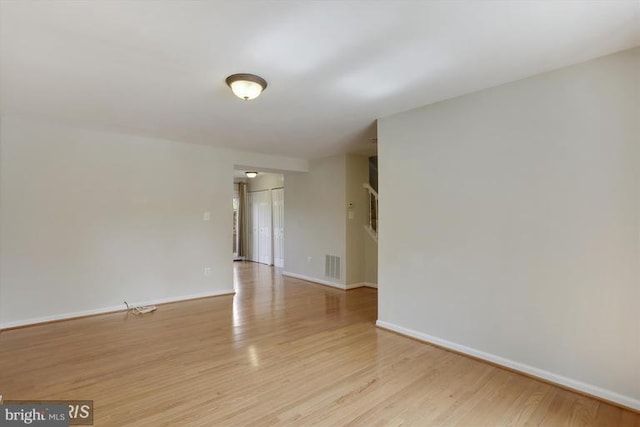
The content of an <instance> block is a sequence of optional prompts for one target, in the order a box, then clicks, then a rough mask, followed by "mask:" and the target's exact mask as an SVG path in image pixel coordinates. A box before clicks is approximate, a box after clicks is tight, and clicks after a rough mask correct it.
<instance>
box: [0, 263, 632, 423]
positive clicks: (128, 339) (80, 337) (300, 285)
mask: <svg viewBox="0 0 640 427" xmlns="http://www.w3.org/2000/svg"><path fill="white" fill-rule="evenodd" d="M234 267H235V276H236V277H235V280H236V288H237V290H238V293H237V295H235V297H234V296H222V297H216V298H207V299H201V300H194V301H188V302H181V303H175V304H167V305H162V306H160V307H159V309H158V311H157V312H155V313H152V314H148V315H144V316H136V315H133V314H126V313H124V312H121V313H114V314H107V315H101V316H95V317H89V318H84V319H77V320H71V321H65V322H59V323H51V324H46V325H41V326H34V327H29V328H24V329H16V330H9V331H3V332H2V333H0V394H4V398H5V399H92V400H94V405H95V418H94V424H95V425H96V426H163V425H167V426H169V425H171V426H227V425H228V426H240V425H242V426H269V425H292V426H294V425H295V426H307V425H326V426H337V425H340V426H341V425H349V426H400V425H412V426H525V425H526V426H535V425H540V426H635V427H639V426H640V415H638V414H635V413H633V412H630V411H625V410H622V409H620V408H617V407H615V406H612V405H607V404H605V403H602V402H599V401H597V400H595V399H590V398H587V397H584V396H581V395H579V394H576V393H572V392H569V391H566V390H563V389H561V388H558V387H554V386H551V385H549V384H545V383H542V382H539V381H536V380H533V379H530V378H527V377H524V376H521V375H518V374H516V373H513V372H509V371H506V370H503V369H500V368H497V367H494V366H491V365H488V364H485V363H483V362H480V361H477V360H473V359H470V358H467V357H464V356H460V355H457V354H454V353H451V352H448V351H445V350H442V349H440V348H437V347H434V346H431V345H428V344H423V343H420V342H417V341H414V340H412V339H408V338H405V337H402V336H399V335H396V334H393V333H391V332H387V331H384V330H381V329H377V328H376V327H375V325H374V323H375V320H376V304H377V293H376V291H375V290H374V289H368V288H361V289H354V290H351V291H347V292H345V291H341V290H337V289H332V288H328V287H324V286H320V285H314V284H311V283H308V282H304V281H300V280H296V279H292V278H284V277H282V276H281V275H279V274H277V273H275V271H274V269H273V268H270V267H267V266H263V265H259V264H253V263H235V264H234Z"/></svg>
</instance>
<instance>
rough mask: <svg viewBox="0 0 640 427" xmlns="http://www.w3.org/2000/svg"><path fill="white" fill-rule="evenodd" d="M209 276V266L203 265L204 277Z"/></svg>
mask: <svg viewBox="0 0 640 427" xmlns="http://www.w3.org/2000/svg"><path fill="white" fill-rule="evenodd" d="M209 276H211V267H205V268H204V277H209Z"/></svg>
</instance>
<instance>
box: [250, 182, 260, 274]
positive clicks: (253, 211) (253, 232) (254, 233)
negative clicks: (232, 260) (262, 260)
mask: <svg viewBox="0 0 640 427" xmlns="http://www.w3.org/2000/svg"><path fill="white" fill-rule="evenodd" d="M255 194H256V193H248V195H247V198H248V201H247V206H248V207H249V215H247V219H248V221H247V222H248V224H247V229H248V230H249V239H248V241H249V247H248V248H247V249H248V256H249V260H251V261H254V262H259V259H258V254H259V250H258V248H259V245H258V242H259V233H258V225H259V223H260V221H258V209H257V208H256V197H255Z"/></svg>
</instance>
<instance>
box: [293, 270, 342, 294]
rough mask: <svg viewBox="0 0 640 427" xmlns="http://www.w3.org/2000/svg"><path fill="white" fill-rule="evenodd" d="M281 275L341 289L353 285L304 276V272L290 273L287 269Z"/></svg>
mask: <svg viewBox="0 0 640 427" xmlns="http://www.w3.org/2000/svg"><path fill="white" fill-rule="evenodd" d="M282 275H283V276H288V277H293V278H294V279H301V280H305V281H307V282H312V283H317V284H319V285H325V286H331V287H332V288H338V289H342V290H347V289H351V288H352V286H353V285H344V284H342V283H337V282H331V281H329V280H323V279H316V278H315V277H309V276H305V275H304V274H298V273H291V272H289V271H283V272H282Z"/></svg>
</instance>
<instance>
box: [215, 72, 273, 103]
mask: <svg viewBox="0 0 640 427" xmlns="http://www.w3.org/2000/svg"><path fill="white" fill-rule="evenodd" d="M225 81H226V82H227V85H229V87H230V88H231V91H232V92H233V93H234V94H235V95H236V96H237V97H238V98H240V99H244V100H245V101H248V100H250V99H254V98H257V97H258V96H260V94H261V93H262V91H263V90H265V89H266V88H267V81H266V80H265V79H263V78H262V77H260V76H256V75H255V74H247V73H240V74H232V75H230V76H229V77H227V79H226V80H225Z"/></svg>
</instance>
